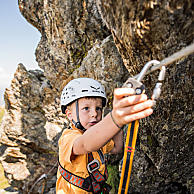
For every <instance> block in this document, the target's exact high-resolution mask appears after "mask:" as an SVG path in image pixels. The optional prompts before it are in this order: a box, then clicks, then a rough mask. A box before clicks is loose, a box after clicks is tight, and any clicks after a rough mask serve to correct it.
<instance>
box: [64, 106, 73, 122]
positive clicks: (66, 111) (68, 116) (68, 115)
mask: <svg viewBox="0 0 194 194" xmlns="http://www.w3.org/2000/svg"><path fill="white" fill-rule="evenodd" d="M65 114H66V115H67V118H68V119H69V120H70V121H71V120H72V114H71V110H69V109H68V108H67V109H66V110H65Z"/></svg>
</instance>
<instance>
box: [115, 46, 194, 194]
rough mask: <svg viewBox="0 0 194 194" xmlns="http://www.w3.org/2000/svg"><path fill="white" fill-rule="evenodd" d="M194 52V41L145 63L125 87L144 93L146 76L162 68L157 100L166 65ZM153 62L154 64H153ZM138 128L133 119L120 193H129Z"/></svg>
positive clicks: (154, 96)
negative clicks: (164, 56) (159, 59)
mask: <svg viewBox="0 0 194 194" xmlns="http://www.w3.org/2000/svg"><path fill="white" fill-rule="evenodd" d="M193 52H194V43H193V44H191V45H189V46H188V47H186V48H183V49H182V50H180V51H178V52H176V53H174V54H173V55H171V56H170V57H167V58H165V59H164V60H162V61H161V62H159V61H157V60H152V61H150V62H148V63H146V64H145V66H144V67H143V69H142V71H141V72H140V73H139V74H138V75H136V76H134V77H132V78H129V79H128V80H127V81H126V82H125V83H124V85H123V87H129V88H133V89H134V90H135V93H136V94H137V95H138V94H142V93H144V92H145V86H144V85H143V84H142V83H141V81H142V80H143V78H144V76H145V75H147V74H149V73H151V72H153V71H155V70H157V69H160V73H159V76H158V82H157V83H156V85H155V88H154V90H153V94H152V99H153V100H156V99H158V98H159V96H160V93H161V87H162V81H163V80H164V77H165V71H166V68H165V66H167V65H169V64H171V63H173V62H175V61H176V60H178V59H180V58H182V57H185V56H187V55H189V54H191V53H193ZM152 64H154V65H153V66H151V65H152ZM138 128H139V120H136V121H133V122H131V123H130V124H129V125H128V131H127V136H126V142H125V149H124V157H123V164H122V171H121V178H120V183H119V189H118V194H127V193H128V188H129V182H130V175H131V170H132V163H133V157H134V152H135V145H136V140H137V133H138Z"/></svg>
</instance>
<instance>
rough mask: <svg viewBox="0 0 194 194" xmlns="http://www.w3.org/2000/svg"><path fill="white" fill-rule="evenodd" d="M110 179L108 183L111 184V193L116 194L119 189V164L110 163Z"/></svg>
mask: <svg viewBox="0 0 194 194" xmlns="http://www.w3.org/2000/svg"><path fill="white" fill-rule="evenodd" d="M107 168H108V175H109V176H108V180H107V183H108V184H109V185H111V187H112V190H111V192H110V194H115V193H117V191H118V186H119V180H120V178H119V167H118V165H108V167H107Z"/></svg>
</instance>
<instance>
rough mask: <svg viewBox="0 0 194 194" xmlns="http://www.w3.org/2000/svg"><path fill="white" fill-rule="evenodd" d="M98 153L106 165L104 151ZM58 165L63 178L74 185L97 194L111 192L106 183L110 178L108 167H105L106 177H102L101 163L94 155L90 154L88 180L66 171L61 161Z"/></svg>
mask: <svg viewBox="0 0 194 194" xmlns="http://www.w3.org/2000/svg"><path fill="white" fill-rule="evenodd" d="M98 153H99V156H100V158H101V160H102V161H101V162H102V164H104V163H105V162H104V156H103V153H102V151H101V150H99V151H98ZM102 156H103V158H102ZM58 163H59V172H60V173H61V175H62V177H63V178H64V179H65V180H66V181H68V182H69V183H71V184H72V185H74V186H76V187H79V188H80V189H83V190H85V191H88V192H92V193H95V194H100V193H104V194H106V193H107V194H108V193H109V191H110V190H111V186H110V185H108V184H107V183H105V181H106V180H107V178H108V171H107V168H106V165H105V172H104V175H102V174H101V173H100V172H99V170H98V169H99V168H100V163H99V161H98V160H97V159H94V157H93V154H92V153H88V164H87V170H88V173H89V176H88V177H86V178H82V177H80V176H77V175H75V174H73V173H71V172H69V171H68V170H66V169H65V168H63V167H62V166H61V164H60V162H59V161H58Z"/></svg>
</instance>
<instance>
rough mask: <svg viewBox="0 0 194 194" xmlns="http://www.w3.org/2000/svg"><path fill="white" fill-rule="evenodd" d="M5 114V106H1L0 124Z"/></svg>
mask: <svg viewBox="0 0 194 194" xmlns="http://www.w3.org/2000/svg"><path fill="white" fill-rule="evenodd" d="M3 115H4V108H1V107H0V124H1V121H2V118H3Z"/></svg>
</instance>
